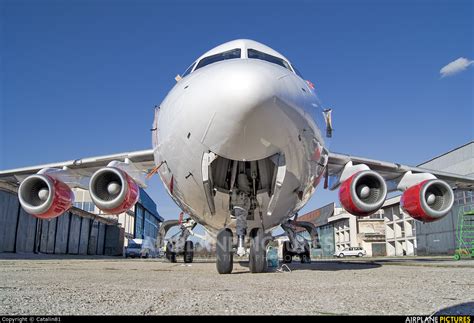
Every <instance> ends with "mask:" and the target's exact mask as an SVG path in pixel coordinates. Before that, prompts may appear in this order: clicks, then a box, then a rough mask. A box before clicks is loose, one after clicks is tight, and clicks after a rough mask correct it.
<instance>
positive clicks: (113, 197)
mask: <svg viewBox="0 0 474 323" xmlns="http://www.w3.org/2000/svg"><path fill="white" fill-rule="evenodd" d="M89 192H90V195H91V198H92V201H93V202H94V204H95V205H96V206H97V207H98V208H99V209H101V210H102V211H104V212H105V213H109V214H119V213H123V212H125V211H127V210H129V209H130V208H131V207H132V206H134V205H135V203H137V201H138V197H139V195H140V190H139V187H138V185H137V183H136V182H135V181H134V180H133V179H132V178H131V177H130V176H129V175H128V174H127V173H126V172H124V171H123V170H120V169H118V168H115V167H105V168H101V169H99V170H98V171H96V172H95V173H94V174H93V175H92V177H91V179H90V183H89Z"/></svg>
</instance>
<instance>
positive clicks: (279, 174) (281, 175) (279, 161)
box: [267, 155, 286, 216]
mask: <svg viewBox="0 0 474 323" xmlns="http://www.w3.org/2000/svg"><path fill="white" fill-rule="evenodd" d="M272 161H273V162H274V163H275V165H276V166H277V167H276V170H275V180H274V184H273V188H272V196H271V198H270V202H269V203H268V209H267V216H271V215H272V214H273V211H274V210H275V208H276V205H277V202H278V198H279V197H280V193H281V188H282V186H283V180H284V179H285V175H286V161H285V155H275V156H273V157H272Z"/></svg>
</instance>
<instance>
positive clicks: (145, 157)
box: [0, 149, 155, 183]
mask: <svg viewBox="0 0 474 323" xmlns="http://www.w3.org/2000/svg"><path fill="white" fill-rule="evenodd" d="M126 159H128V160H130V161H131V162H132V163H133V165H134V166H135V167H137V168H138V169H139V170H141V171H143V172H144V173H145V172H148V171H149V170H151V169H152V168H153V167H154V166H155V165H154V159H153V149H148V150H140V151H133V152H125V153H119V154H113V155H104V156H96V157H87V158H79V159H74V160H69V161H64V162H58V163H51V164H44V165H37V166H31V167H22V168H16V169H9V170H0V181H4V182H9V183H18V182H20V181H21V180H23V179H24V178H25V177H27V176H29V175H32V174H36V173H37V172H38V171H40V170H42V169H46V168H64V167H66V168H68V169H70V170H74V172H75V173H76V174H78V175H80V176H84V177H90V176H91V175H92V174H93V173H94V172H95V171H96V170H98V169H99V168H101V167H105V166H107V165H108V164H109V163H110V162H112V161H117V160H119V161H124V160H126Z"/></svg>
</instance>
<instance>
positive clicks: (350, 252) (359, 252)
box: [334, 247, 367, 258]
mask: <svg viewBox="0 0 474 323" xmlns="http://www.w3.org/2000/svg"><path fill="white" fill-rule="evenodd" d="M365 255H367V252H366V251H365V250H364V249H362V248H361V247H350V248H345V249H343V250H341V251H337V252H335V253H334V257H339V258H344V257H348V256H353V257H363V256H365Z"/></svg>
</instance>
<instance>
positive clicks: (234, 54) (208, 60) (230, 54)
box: [196, 48, 240, 70]
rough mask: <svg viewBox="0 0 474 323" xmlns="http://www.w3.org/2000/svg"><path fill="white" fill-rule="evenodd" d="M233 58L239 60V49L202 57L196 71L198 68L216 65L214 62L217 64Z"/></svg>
mask: <svg viewBox="0 0 474 323" xmlns="http://www.w3.org/2000/svg"><path fill="white" fill-rule="evenodd" d="M233 58H240V48H236V49H231V50H228V51H226V52H223V53H219V54H215V55H211V56H207V57H204V58H203V59H201V60H200V61H199V63H198V64H197V66H196V70H197V69H198V68H201V67H204V66H206V65H209V64H212V63H216V62H219V61H224V60H226V59H233Z"/></svg>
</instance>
